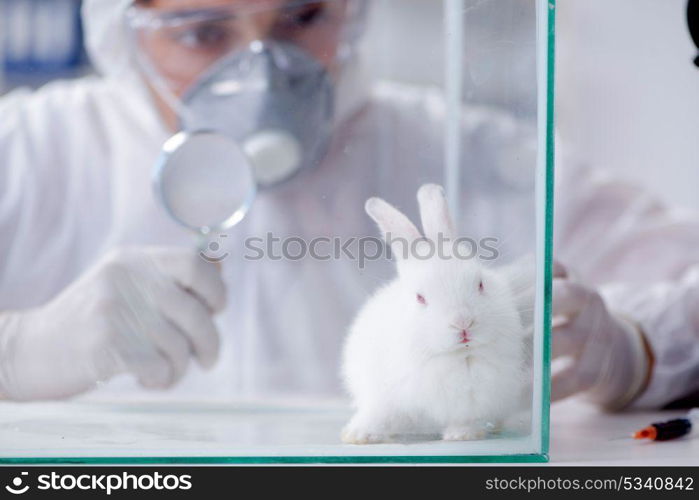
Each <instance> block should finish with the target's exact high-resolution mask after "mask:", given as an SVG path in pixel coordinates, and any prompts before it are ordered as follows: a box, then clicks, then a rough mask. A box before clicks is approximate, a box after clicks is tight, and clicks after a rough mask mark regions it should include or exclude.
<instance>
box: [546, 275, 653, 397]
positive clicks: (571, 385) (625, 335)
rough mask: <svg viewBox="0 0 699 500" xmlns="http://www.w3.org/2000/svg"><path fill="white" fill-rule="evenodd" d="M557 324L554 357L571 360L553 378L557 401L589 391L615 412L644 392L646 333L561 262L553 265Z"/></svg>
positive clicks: (554, 310)
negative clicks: (618, 313)
mask: <svg viewBox="0 0 699 500" xmlns="http://www.w3.org/2000/svg"><path fill="white" fill-rule="evenodd" d="M553 323H554V325H553V326H554V327H553V358H554V359H556V358H560V357H564V356H565V357H568V358H569V361H570V363H569V364H568V365H567V366H566V367H565V368H564V369H562V370H559V371H558V372H556V373H554V374H553V377H552V393H551V398H552V399H553V400H554V401H556V400H559V399H563V398H566V397H568V396H571V395H573V394H576V393H579V392H585V393H586V396H587V397H588V399H589V400H591V401H592V402H594V403H596V404H598V405H599V406H601V407H603V408H606V409H609V410H615V409H620V408H623V407H624V406H626V405H628V404H629V403H630V402H631V401H632V400H633V399H634V398H635V397H636V396H637V395H638V394H639V393H640V392H641V390H642V389H643V387H644V385H645V383H646V381H647V378H648V374H649V370H650V365H651V360H650V357H649V354H648V350H647V348H646V347H645V341H644V339H643V334H642V333H641V331H640V330H639V328H638V327H637V326H636V325H634V324H633V323H632V322H630V321H629V320H627V319H625V318H622V317H620V316H618V315H615V314H614V313H613V312H611V311H609V310H608V309H607V306H606V304H605V302H604V299H603V298H602V297H601V296H600V294H599V293H597V292H596V291H595V290H593V289H590V288H588V287H586V286H584V285H582V284H580V283H578V282H576V281H575V280H574V279H572V278H571V277H569V276H568V273H567V271H566V270H565V268H564V267H563V266H562V265H560V264H559V263H556V264H555V265H554V281H553Z"/></svg>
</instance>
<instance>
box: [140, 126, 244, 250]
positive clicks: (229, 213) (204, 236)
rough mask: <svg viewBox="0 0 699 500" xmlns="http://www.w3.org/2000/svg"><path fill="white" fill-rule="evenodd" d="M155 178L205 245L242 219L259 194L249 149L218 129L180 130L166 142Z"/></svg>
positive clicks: (168, 206) (176, 215) (170, 206)
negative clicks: (220, 132)
mask: <svg viewBox="0 0 699 500" xmlns="http://www.w3.org/2000/svg"><path fill="white" fill-rule="evenodd" d="M153 183H154V188H155V192H156V196H157V197H158V198H160V201H161V203H162V205H163V207H165V210H166V211H167V212H168V214H169V215H170V216H171V217H172V218H173V219H174V220H175V221H176V222H178V223H179V224H181V225H182V226H184V227H186V228H188V229H190V230H192V231H193V232H195V233H196V234H197V236H198V243H199V247H200V249H202V250H203V249H204V248H205V247H206V244H207V241H208V238H209V237H210V235H212V234H220V233H224V232H226V231H227V230H229V229H231V228H233V227H234V226H235V225H236V224H238V223H239V222H240V221H242V220H243V219H244V218H245V216H246V215H247V213H248V211H249V210H250V206H251V205H252V203H253V201H254V199H255V196H256V194H257V183H256V182H255V177H254V174H253V169H252V166H251V164H250V161H249V159H248V157H247V156H246V154H245V153H244V152H243V151H242V149H241V148H240V146H238V144H237V143H236V142H235V141H234V140H232V139H230V138H228V137H226V136H224V135H221V134H218V133H215V132H179V133H178V134H176V135H174V136H173V137H171V138H170V139H169V140H168V141H167V142H166V143H165V145H164V146H163V150H162V153H161V155H160V158H159V159H158V162H157V164H156V168H155V172H154V176H153Z"/></svg>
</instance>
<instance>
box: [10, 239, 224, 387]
mask: <svg viewBox="0 0 699 500" xmlns="http://www.w3.org/2000/svg"><path fill="white" fill-rule="evenodd" d="M225 303H226V294H225V287H224V284H223V281H222V280H221V276H220V272H219V269H218V268H217V267H216V266H215V265H213V264H209V263H207V262H205V261H204V260H202V259H201V258H199V256H198V255H197V254H196V252H194V251H191V250H182V249H142V248H133V249H126V250H119V251H116V252H113V253H111V254H110V255H108V256H107V257H106V258H104V259H103V260H102V261H100V262H99V263H98V264H97V265H96V266H94V267H93V268H92V269H91V270H89V271H88V272H87V273H86V274H84V275H83V276H82V277H81V278H79V279H78V280H77V281H76V282H75V283H73V284H71V285H70V286H69V287H68V288H66V289H65V290H64V291H63V292H62V293H61V294H60V295H59V296H57V297H56V298H55V299H54V300H52V301H51V302H49V303H48V304H46V305H45V306H43V307H39V308H37V309H32V310H26V311H17V312H10V313H0V396H1V397H4V398H9V399H15V400H35V399H56V398H64V397H68V396H72V395H75V394H78V393H81V392H83V391H85V390H87V389H90V388H91V387H93V386H95V384H96V383H98V382H101V381H106V380H108V379H109V378H111V377H113V376H114V375H117V374H120V373H125V372H129V373H132V374H134V375H135V376H136V377H137V379H138V381H139V382H140V383H141V384H142V385H143V386H145V387H149V388H165V387H168V386H170V385H172V384H174V383H175V382H176V381H177V380H178V379H179V378H180V377H182V375H183V374H184V373H185V370H186V368H187V364H188V360H189V358H190V357H192V356H194V357H195V358H196V359H197V360H198V361H199V364H200V365H201V366H202V367H204V368H208V367H211V366H212V365H213V364H214V362H215V361H216V358H217V355H218V349H219V337H218V332H217V330H216V327H215V325H214V322H213V320H212V315H213V314H214V312H216V311H220V310H221V309H222V308H223V307H224V305H225Z"/></svg>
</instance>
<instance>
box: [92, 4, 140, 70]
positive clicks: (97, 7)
mask: <svg viewBox="0 0 699 500" xmlns="http://www.w3.org/2000/svg"><path fill="white" fill-rule="evenodd" d="M131 3H132V2H131V1H130V0H84V1H83V7H82V17H83V25H84V29H85V45H86V48H87V53H88V55H89V57H90V60H91V61H92V64H93V65H94V66H95V68H96V69H97V70H98V71H99V73H100V74H102V75H103V76H108V77H111V76H120V77H123V76H125V75H128V74H130V75H135V74H136V73H137V70H136V62H135V61H134V60H133V57H132V56H131V54H130V51H129V41H128V34H127V33H126V26H125V24H124V12H125V11H126V9H127V8H128V7H129V5H131Z"/></svg>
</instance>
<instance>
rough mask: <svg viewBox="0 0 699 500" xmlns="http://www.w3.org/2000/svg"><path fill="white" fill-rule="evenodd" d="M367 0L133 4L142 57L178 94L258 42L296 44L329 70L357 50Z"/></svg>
mask: <svg viewBox="0 0 699 500" xmlns="http://www.w3.org/2000/svg"><path fill="white" fill-rule="evenodd" d="M365 10H366V0H324V1H311V0H244V1H239V2H235V3H230V4H218V5H213V6H212V7H208V8H198V9H172V10H170V9H168V10H163V9H155V8H148V7H142V6H138V5H132V6H131V7H130V8H129V9H128V10H127V11H126V24H127V27H128V29H129V31H130V32H131V34H132V40H133V42H134V44H133V45H134V48H135V50H136V51H137V53H138V57H139V59H140V60H141V61H142V62H145V63H146V66H148V68H149V69H150V70H152V71H154V72H155V73H157V75H158V77H159V78H161V79H162V80H163V81H165V82H166V83H167V86H168V87H169V88H170V89H171V90H172V91H174V92H175V93H176V94H178V95H179V94H181V93H182V92H184V91H185V90H186V89H187V88H188V86H189V85H191V84H192V83H193V82H194V81H195V80H196V79H197V77H198V76H200V75H202V74H203V73H205V72H206V71H207V70H208V69H209V68H210V67H211V66H212V65H214V64H216V62H217V61H219V60H220V59H221V58H223V57H225V56H226V55H228V54H230V53H232V52H235V51H237V50H241V49H245V48H247V47H249V46H250V45H251V44H253V43H255V42H260V41H264V42H268V41H274V42H282V43H286V44H293V45H294V46H296V47H298V48H299V49H301V50H303V51H304V52H306V53H308V54H309V55H310V56H311V57H313V58H315V59H316V60H318V61H320V62H321V63H322V64H324V65H325V66H326V67H328V68H329V70H331V71H332V69H333V67H337V66H338V65H340V64H341V63H342V61H343V60H344V59H345V58H347V57H348V56H349V55H350V54H351V52H352V51H353V47H354V46H355V42H356V40H357V39H358V38H359V36H360V34H361V29H362V26H363V24H364V23H363V22H362V19H363V17H364V12H365Z"/></svg>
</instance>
